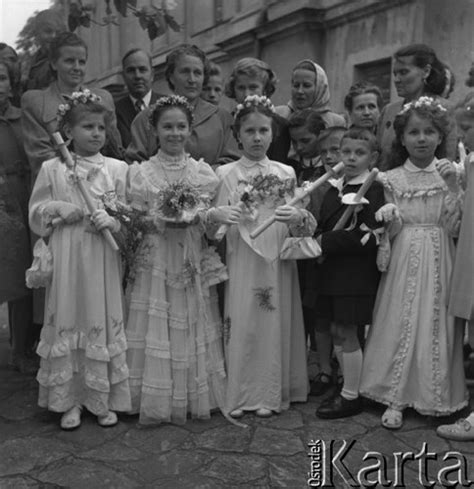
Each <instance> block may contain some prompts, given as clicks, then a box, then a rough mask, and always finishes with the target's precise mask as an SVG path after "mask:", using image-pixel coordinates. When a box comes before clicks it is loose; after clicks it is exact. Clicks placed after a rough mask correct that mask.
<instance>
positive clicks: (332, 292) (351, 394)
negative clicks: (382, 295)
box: [316, 128, 384, 419]
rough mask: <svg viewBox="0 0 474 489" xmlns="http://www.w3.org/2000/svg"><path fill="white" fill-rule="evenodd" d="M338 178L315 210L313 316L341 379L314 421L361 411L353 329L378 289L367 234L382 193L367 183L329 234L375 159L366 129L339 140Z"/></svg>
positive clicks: (364, 320)
mask: <svg viewBox="0 0 474 489" xmlns="http://www.w3.org/2000/svg"><path fill="white" fill-rule="evenodd" d="M341 158H342V161H343V163H344V176H343V177H342V178H341V179H339V180H337V181H335V182H334V186H333V187H332V188H330V189H329V190H328V191H327V193H326V194H325V196H324V199H323V203H322V206H321V213H320V222H319V232H320V234H319V236H318V238H317V239H318V241H319V243H320V245H321V249H322V253H323V256H324V257H325V259H324V262H323V263H322V264H321V265H320V275H319V276H320V280H321V283H320V290H321V295H320V296H319V298H318V303H317V305H316V308H317V309H318V313H319V314H318V315H321V316H327V318H328V320H329V321H330V322H331V332H332V335H333V343H334V351H335V353H336V356H337V359H338V362H339V365H340V367H341V370H342V373H343V376H344V385H343V387H342V391H341V392H337V393H336V394H335V395H334V396H333V397H331V398H329V399H327V400H326V401H325V402H323V403H322V404H321V406H320V407H319V408H318V410H317V411H316V415H317V416H318V417H320V418H325V419H330V418H342V417H345V416H352V415H354V414H357V413H358V412H360V410H361V402H360V398H359V383H360V376H361V371H362V349H361V345H360V342H359V339H358V336H357V325H359V324H370V323H371V322H372V309H373V306H374V302H375V295H376V293H377V287H378V283H379V271H378V269H377V265H376V258H377V242H376V238H375V236H374V235H373V234H371V233H370V230H374V229H376V228H378V227H379V224H378V223H377V222H376V221H375V212H376V211H377V210H378V209H379V208H380V207H381V206H382V205H383V204H384V193H383V187H382V185H381V184H380V183H379V182H376V181H375V182H373V183H372V184H371V186H370V187H369V189H368V191H367V193H366V195H365V198H366V199H367V201H368V203H366V204H364V205H362V206H361V208H359V209H356V211H355V212H354V214H353V217H352V220H351V221H350V222H348V223H347V224H346V226H345V228H344V229H341V230H336V231H334V230H333V228H334V226H335V224H336V223H337V222H338V220H339V218H340V217H341V216H342V214H343V213H344V211H345V209H346V205H345V204H343V203H342V197H343V195H345V194H348V193H356V192H357V191H358V190H359V188H360V187H361V185H362V184H363V183H364V181H365V180H366V179H367V177H368V176H369V173H370V169H371V168H372V167H373V166H374V165H375V163H376V162H377V158H378V151H377V142H376V139H375V136H374V135H373V134H372V133H371V132H370V131H368V130H367V129H355V128H354V129H349V130H348V131H347V132H346V133H345V134H344V136H343V138H342V140H341Z"/></svg>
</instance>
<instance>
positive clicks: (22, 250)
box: [0, 105, 31, 304]
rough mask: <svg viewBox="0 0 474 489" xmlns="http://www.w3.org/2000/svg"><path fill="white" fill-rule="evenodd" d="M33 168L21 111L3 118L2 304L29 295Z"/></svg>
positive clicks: (0, 139) (11, 110) (0, 179)
mask: <svg viewBox="0 0 474 489" xmlns="http://www.w3.org/2000/svg"><path fill="white" fill-rule="evenodd" d="M29 177H30V169H29V166H28V159H27V157H26V154H25V151H24V149H23V140H22V131H21V123H20V109H18V108H17V107H13V106H11V105H10V106H9V107H7V109H6V111H5V113H4V114H3V115H0V236H1V240H0V277H1V278H0V304H1V303H3V302H4V301H10V300H13V299H17V298H19V297H22V296H25V295H27V294H28V293H29V292H28V290H27V288H26V285H25V270H26V269H27V268H28V267H29V266H30V265H31V252H30V235H29V228H28V198H29V187H30V184H29Z"/></svg>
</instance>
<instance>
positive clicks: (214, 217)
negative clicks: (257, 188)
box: [207, 205, 242, 224]
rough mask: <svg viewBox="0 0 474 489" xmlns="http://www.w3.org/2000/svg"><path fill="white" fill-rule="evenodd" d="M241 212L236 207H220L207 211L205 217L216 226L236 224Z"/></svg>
mask: <svg viewBox="0 0 474 489" xmlns="http://www.w3.org/2000/svg"><path fill="white" fill-rule="evenodd" d="M241 214H242V210H241V209H240V207H239V206H238V205H221V206H220V207H212V208H211V209H209V210H208V211H207V217H208V219H210V220H211V221H214V222H216V223H217V224H238V223H239V219H240V216H241Z"/></svg>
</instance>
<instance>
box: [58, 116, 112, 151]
mask: <svg viewBox="0 0 474 489" xmlns="http://www.w3.org/2000/svg"><path fill="white" fill-rule="evenodd" d="M64 131H65V133H66V136H67V137H68V138H70V139H72V140H73V141H74V151H75V152H76V153H77V154H78V155H80V156H93V155H95V154H97V153H98V152H99V151H100V150H101V149H102V147H103V146H104V144H105V118H104V114H88V113H85V114H83V115H81V117H80V119H79V120H78V121H76V122H74V123H73V124H72V125H71V126H66V127H65V128H64Z"/></svg>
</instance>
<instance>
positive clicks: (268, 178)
mask: <svg viewBox="0 0 474 489" xmlns="http://www.w3.org/2000/svg"><path fill="white" fill-rule="evenodd" d="M237 193H238V194H240V202H242V203H243V205H244V208H247V209H248V211H249V213H250V214H251V215H254V214H255V213H256V211H257V208H258V206H259V205H261V204H263V203H265V202H269V201H270V202H272V203H274V204H275V205H280V204H283V203H284V202H286V200H287V198H290V197H293V195H294V193H295V181H294V180H293V179H291V178H287V179H284V180H283V179H281V178H280V177H279V176H278V175H274V174H269V175H262V174H258V175H255V176H254V177H252V178H250V179H249V180H241V181H240V182H239V184H238V187H237Z"/></svg>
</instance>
